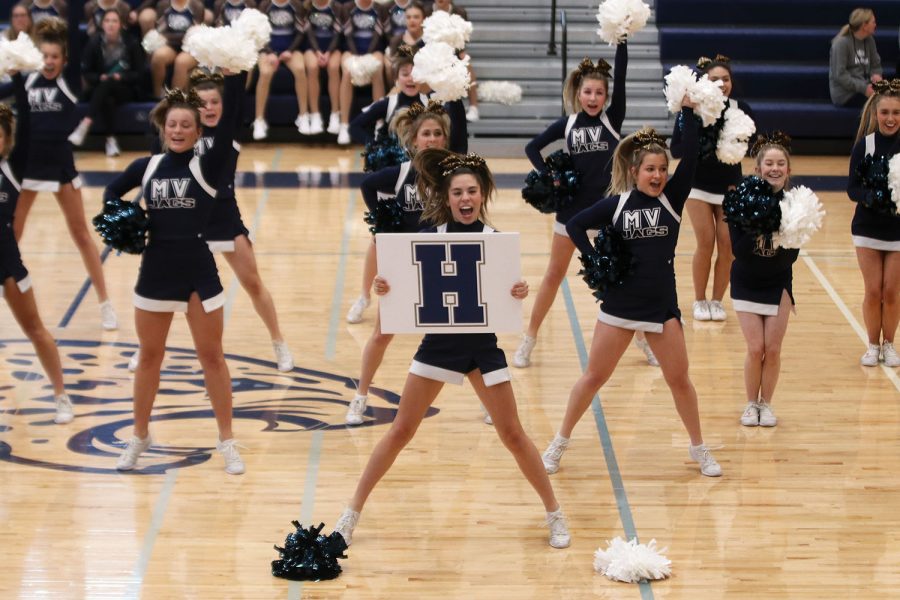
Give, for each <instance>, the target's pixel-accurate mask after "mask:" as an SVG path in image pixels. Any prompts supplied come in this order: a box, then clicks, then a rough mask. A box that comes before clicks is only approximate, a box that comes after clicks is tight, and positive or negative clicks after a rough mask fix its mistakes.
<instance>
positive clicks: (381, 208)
mask: <svg viewBox="0 0 900 600" xmlns="http://www.w3.org/2000/svg"><path fill="white" fill-rule="evenodd" d="M363 220H364V221H365V222H366V223H368V224H369V226H370V227H369V231H370V232H371V233H372V235H375V234H377V233H397V232H399V231H401V230H402V229H403V208H402V207H401V206H400V205H399V204H397V201H396V200H395V199H393V198H390V199H387V200H379V201H378V204H376V205H375V210H374V211H366V214H365V216H364V217H363Z"/></svg>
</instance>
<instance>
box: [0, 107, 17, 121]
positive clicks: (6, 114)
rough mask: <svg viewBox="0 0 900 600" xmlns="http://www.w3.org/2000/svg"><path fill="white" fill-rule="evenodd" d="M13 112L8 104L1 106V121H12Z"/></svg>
mask: <svg viewBox="0 0 900 600" xmlns="http://www.w3.org/2000/svg"><path fill="white" fill-rule="evenodd" d="M13 118H14V115H13V111H12V109H11V108H10V107H9V105H8V104H0V121H12V120H13Z"/></svg>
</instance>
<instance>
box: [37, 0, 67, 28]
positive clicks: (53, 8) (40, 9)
mask: <svg viewBox="0 0 900 600" xmlns="http://www.w3.org/2000/svg"><path fill="white" fill-rule="evenodd" d="M28 12H30V13H31V22H32V23H34V24H35V25H37V24H38V23H39V22H40V21H43V20H44V19H46V18H48V17H56V18H58V19H62V20H63V21H65V20H66V13H67V12H68V11H67V10H65V7H64V5H63V4H60V3H59V2H56V1H52V2H50V3H49V4H48V5H47V6H38V5H37V3H35V2H32V3H31V6H30V7H29V8H28Z"/></svg>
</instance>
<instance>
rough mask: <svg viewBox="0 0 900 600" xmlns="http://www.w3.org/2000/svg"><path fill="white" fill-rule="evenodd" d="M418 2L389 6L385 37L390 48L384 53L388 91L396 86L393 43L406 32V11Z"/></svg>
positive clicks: (397, 0) (399, 0)
mask: <svg viewBox="0 0 900 600" xmlns="http://www.w3.org/2000/svg"><path fill="white" fill-rule="evenodd" d="M414 2H416V0H406V1H405V2H404V1H402V0H392V1H391V2H389V3H388V5H387V13H388V14H387V18H388V20H387V25H386V29H385V31H384V37H385V39H386V40H387V41H388V48H387V49H386V50H385V51H384V76H385V81H386V83H387V85H386V86H385V87H386V88H387V89H390V88H391V86H393V85H394V77H393V73H394V69H393V67H392V65H391V42H392V41H393V40H394V39H396V38H398V37H400V36H402V35H403V33H404V32H405V31H406V9H407V8H409V6H410V5H411V4H413V3H414ZM394 48H396V46H394Z"/></svg>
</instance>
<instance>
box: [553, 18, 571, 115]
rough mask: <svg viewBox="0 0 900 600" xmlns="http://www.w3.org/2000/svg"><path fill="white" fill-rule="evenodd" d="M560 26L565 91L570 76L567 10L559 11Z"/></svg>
mask: <svg viewBox="0 0 900 600" xmlns="http://www.w3.org/2000/svg"><path fill="white" fill-rule="evenodd" d="M554 4H555V2H554ZM559 24H560V26H561V28H562V88H563V89H565V86H566V77H568V76H569V65H568V62H569V24H568V20H567V19H566V11H565V9H563V10H561V11H559ZM562 114H563V116H565V115H566V101H565V99H563V105H562Z"/></svg>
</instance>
